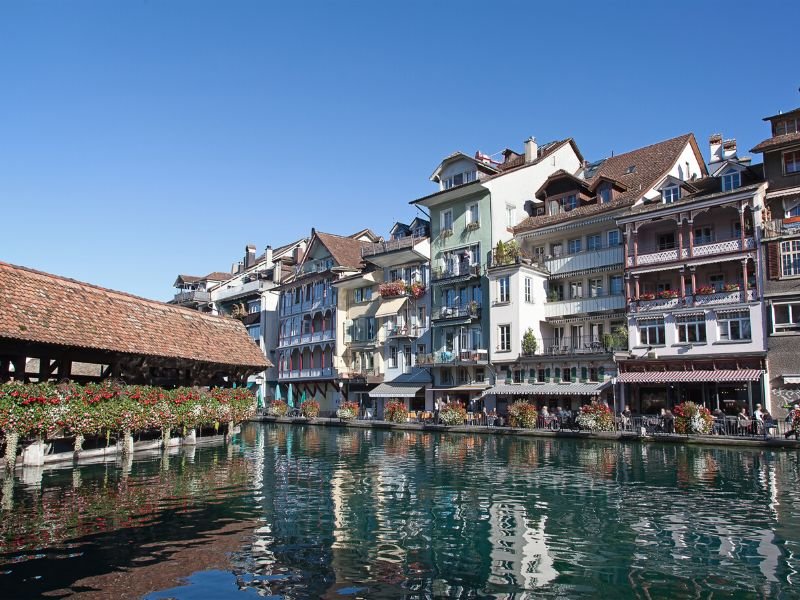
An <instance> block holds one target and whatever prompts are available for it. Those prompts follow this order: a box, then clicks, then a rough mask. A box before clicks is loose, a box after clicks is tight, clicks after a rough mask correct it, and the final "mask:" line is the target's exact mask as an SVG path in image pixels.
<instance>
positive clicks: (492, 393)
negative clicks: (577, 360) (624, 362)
mask: <svg viewBox="0 0 800 600" xmlns="http://www.w3.org/2000/svg"><path fill="white" fill-rule="evenodd" d="M612 389H613V386H612V382H611V380H607V381H603V382H599V383H524V384H508V383H507V384H502V385H495V386H493V387H491V388H489V389H487V390H486V391H485V393H484V398H485V401H486V405H487V409H488V410H492V409H495V410H497V413H498V414H500V415H504V414H506V413H507V412H508V406H509V405H510V404H512V403H513V402H515V401H516V400H527V401H528V402H530V403H531V404H533V405H535V406H536V408H537V409H541V407H543V406H547V407H548V409H549V410H550V411H554V410H555V409H556V408H562V409H564V410H571V411H578V410H580V407H581V406H583V405H584V404H589V403H590V402H592V401H593V400H594V401H607V399H606V393H607V392H608V391H610V390H612ZM609 405H610V406H613V399H612V402H609Z"/></svg>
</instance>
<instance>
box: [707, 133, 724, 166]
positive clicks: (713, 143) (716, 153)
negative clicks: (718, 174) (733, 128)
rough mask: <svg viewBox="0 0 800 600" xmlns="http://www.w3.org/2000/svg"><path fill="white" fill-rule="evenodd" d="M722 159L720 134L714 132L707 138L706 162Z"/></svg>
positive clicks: (711, 162) (710, 162)
mask: <svg viewBox="0 0 800 600" xmlns="http://www.w3.org/2000/svg"><path fill="white" fill-rule="evenodd" d="M721 160H722V134H721V133H715V134H713V135H711V136H710V137H709V138H708V164H713V163H716V162H719V161H721Z"/></svg>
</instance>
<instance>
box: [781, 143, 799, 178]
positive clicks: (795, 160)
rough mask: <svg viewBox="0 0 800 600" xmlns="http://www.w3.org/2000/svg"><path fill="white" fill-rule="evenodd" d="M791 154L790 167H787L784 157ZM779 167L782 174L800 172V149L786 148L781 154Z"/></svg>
mask: <svg viewBox="0 0 800 600" xmlns="http://www.w3.org/2000/svg"><path fill="white" fill-rule="evenodd" d="M790 154H791V155H792V162H791V165H792V168H791V170H790V169H787V163H786V157H787V156H788V155H790ZM781 168H782V169H783V174H784V175H796V174H799V173H800V149H795V150H787V151H786V152H784V153H782V154H781Z"/></svg>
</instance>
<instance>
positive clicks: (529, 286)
mask: <svg viewBox="0 0 800 600" xmlns="http://www.w3.org/2000/svg"><path fill="white" fill-rule="evenodd" d="M524 292H525V302H533V279H532V278H530V277H526V278H525V283H524Z"/></svg>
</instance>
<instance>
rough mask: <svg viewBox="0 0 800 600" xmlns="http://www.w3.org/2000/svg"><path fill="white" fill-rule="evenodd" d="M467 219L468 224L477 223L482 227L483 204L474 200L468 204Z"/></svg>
mask: <svg viewBox="0 0 800 600" xmlns="http://www.w3.org/2000/svg"><path fill="white" fill-rule="evenodd" d="M473 209H474V210H473ZM473 213H474V214H473ZM466 220H467V225H471V224H473V223H475V224H477V225H478V226H479V227H480V224H481V205H480V204H479V203H478V202H473V203H471V204H470V205H469V206H467V219H466Z"/></svg>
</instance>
